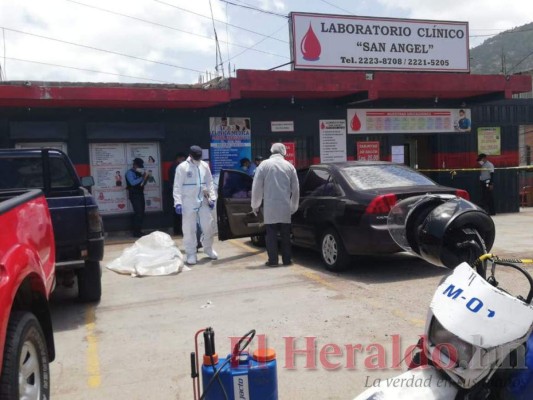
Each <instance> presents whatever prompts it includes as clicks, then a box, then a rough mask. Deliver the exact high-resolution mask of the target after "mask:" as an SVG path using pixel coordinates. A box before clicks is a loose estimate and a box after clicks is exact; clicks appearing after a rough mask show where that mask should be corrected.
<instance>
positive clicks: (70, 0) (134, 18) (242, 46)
mask: <svg viewBox="0 0 533 400" xmlns="http://www.w3.org/2000/svg"><path fill="white" fill-rule="evenodd" d="M65 1H68V2H69V3H74V4H78V5H80V6H84V7H88V8H92V9H95V10H98V11H102V12H106V13H109V14H113V15H118V16H121V17H125V18H130V19H133V20H136V21H141V22H144V23H147V24H150V25H154V26H159V27H161V28H166V29H171V30H173V31H177V32H181V33H185V34H187V35H192V36H196V37H200V38H203V39H208V40H213V38H211V37H209V36H204V35H200V34H198V33H194V32H189V31H186V30H183V29H179V28H176V27H173V26H169V25H165V24H161V23H159V22H154V21H149V20H146V19H143V18H138V17H134V16H131V15H127V14H123V13H119V12H116V11H112V10H108V9H105V8H101V7H97V6H92V5H89V4H85V3H81V2H79V1H75V0H65ZM155 1H157V2H159V3H162V4H166V5H168V6H170V7H174V8H178V9H180V10H182V11H187V10H184V9H181V8H179V7H175V6H173V5H172V4H168V3H165V2H162V1H158V0H155ZM202 17H205V18H209V17H206V16H205V15H202ZM243 29H244V28H243ZM251 32H253V31H251ZM253 33H255V34H257V35H262V34H261V33H257V32H253ZM221 42H222V43H228V44H230V45H232V46H235V47H240V48H244V49H245V48H247V47H246V46H244V45H241V44H237V43H230V42H226V41H224V40H221ZM285 43H287V42H285ZM254 51H256V52H259V53H264V54H268V55H274V56H277V57H281V58H286V57H285V56H282V55H279V54H275V53H270V52H268V51H263V50H257V49H254Z"/></svg>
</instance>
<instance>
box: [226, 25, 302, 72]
mask: <svg viewBox="0 0 533 400" xmlns="http://www.w3.org/2000/svg"><path fill="white" fill-rule="evenodd" d="M285 27H286V25H285V24H283V25H282V26H281V27H279V28H278V29H277V30H276V31H274V32H272V33H271V34H270V36H273V35H275V34H276V33H278V32H279V31H280V30H282V29H283V28H285ZM267 39H268V37H266V38H263V39H261V40H260V41H259V42H257V43H255V44H253V45H251V46H250V48H249V49H245V50H243V51H241V52H240V53H239V54H236V55H234V56H231V57H230V58H228V59H227V60H226V62H227V61H229V60H233V59H234V58H237V57H239V56H240V55H242V54H244V53H246V52H247V51H248V50H252V49H253V47H255V46H257V45H258V44H261V43H262V42H264V41H265V40H267ZM291 62H292V61H290V62H289V63H291Z"/></svg>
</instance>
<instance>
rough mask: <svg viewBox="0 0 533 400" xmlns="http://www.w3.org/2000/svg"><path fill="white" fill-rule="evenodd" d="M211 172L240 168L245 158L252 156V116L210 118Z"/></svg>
mask: <svg viewBox="0 0 533 400" xmlns="http://www.w3.org/2000/svg"><path fill="white" fill-rule="evenodd" d="M209 131H210V138H211V148H210V162H211V172H212V174H213V175H218V174H219V172H220V170H221V169H240V167H241V164H240V161H241V160H242V159H243V158H248V159H249V160H251V158H252V142H251V140H252V136H251V125H250V118H236V117H228V118H225V117H211V118H209Z"/></svg>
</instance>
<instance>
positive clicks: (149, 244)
mask: <svg viewBox="0 0 533 400" xmlns="http://www.w3.org/2000/svg"><path fill="white" fill-rule="evenodd" d="M106 267H107V268H108V269H110V270H112V271H115V272H118V273H119V274H129V275H132V276H158V275H171V274H177V273H178V272H181V271H186V270H189V268H187V267H186V266H184V264H183V256H182V254H181V252H180V250H179V249H178V247H177V246H176V243H174V241H173V240H172V238H171V237H170V235H168V234H166V233H164V232H159V231H155V232H152V233H151V234H149V235H146V236H143V237H141V238H140V239H138V240H137V241H136V242H135V243H134V244H133V245H132V246H130V247H127V248H126V249H124V251H123V252H122V254H121V255H120V257H118V258H116V259H115V260H113V261H112V262H110V263H109V264H107V265H106Z"/></svg>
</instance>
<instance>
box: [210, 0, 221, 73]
mask: <svg viewBox="0 0 533 400" xmlns="http://www.w3.org/2000/svg"><path fill="white" fill-rule="evenodd" d="M209 9H210V10H211V18H212V22H213V32H214V35H215V45H216V47H215V59H216V61H215V71H216V72H217V73H218V67H219V66H221V65H222V77H224V65H223V62H222V53H221V51H220V43H219V42H218V35H217V28H216V26H215V18H214V16H213V7H212V6H211V0H209ZM218 60H220V63H219V62H218Z"/></svg>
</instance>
